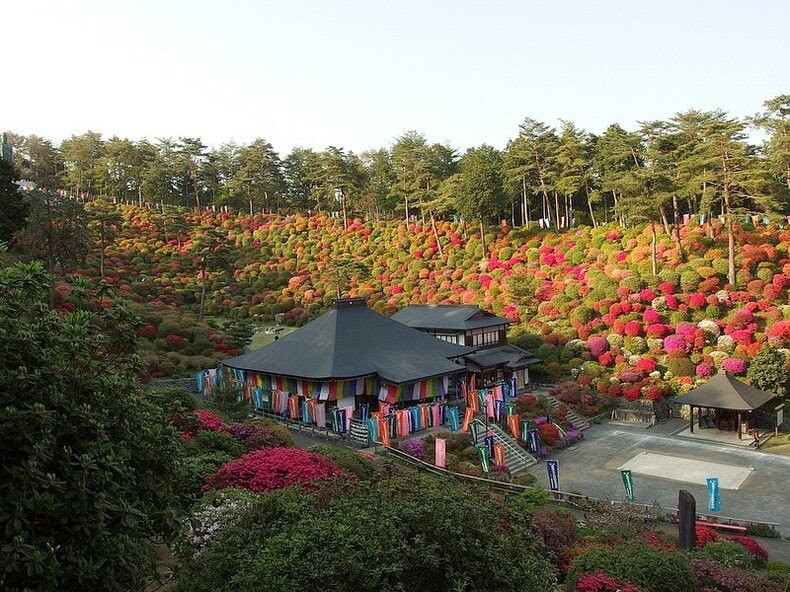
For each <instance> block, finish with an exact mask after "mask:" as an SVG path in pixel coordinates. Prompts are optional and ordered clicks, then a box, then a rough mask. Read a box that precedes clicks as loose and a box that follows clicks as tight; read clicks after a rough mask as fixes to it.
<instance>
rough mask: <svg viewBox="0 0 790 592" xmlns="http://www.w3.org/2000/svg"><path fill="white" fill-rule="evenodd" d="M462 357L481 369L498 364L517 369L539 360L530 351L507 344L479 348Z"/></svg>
mask: <svg viewBox="0 0 790 592" xmlns="http://www.w3.org/2000/svg"><path fill="white" fill-rule="evenodd" d="M464 358H465V359H466V360H469V361H470V362H472V363H473V364H474V365H475V366H477V367H479V368H480V369H481V370H482V369H485V368H491V367H494V366H500V365H502V366H504V367H506V368H509V369H510V370H518V369H519V368H524V367H526V366H529V365H531V364H537V363H538V362H540V361H541V360H540V358H536V357H534V356H533V355H532V354H531V353H530V352H528V351H526V350H523V349H521V348H520V347H516V346H515V345H509V344H508V345H500V346H498V347H490V348H486V349H481V350H478V351H476V352H474V353H472V354H468V355H466V356H464Z"/></svg>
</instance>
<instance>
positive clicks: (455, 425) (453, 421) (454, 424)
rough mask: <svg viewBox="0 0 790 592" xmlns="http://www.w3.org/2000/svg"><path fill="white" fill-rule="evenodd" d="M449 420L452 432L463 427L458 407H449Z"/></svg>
mask: <svg viewBox="0 0 790 592" xmlns="http://www.w3.org/2000/svg"><path fill="white" fill-rule="evenodd" d="M447 421H448V422H449V424H450V431H451V432H457V431H458V430H459V429H461V426H460V419H459V417H458V407H448V408H447Z"/></svg>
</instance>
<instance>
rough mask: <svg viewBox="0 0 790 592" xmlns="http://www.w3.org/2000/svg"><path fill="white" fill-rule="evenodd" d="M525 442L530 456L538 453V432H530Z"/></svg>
mask: <svg viewBox="0 0 790 592" xmlns="http://www.w3.org/2000/svg"><path fill="white" fill-rule="evenodd" d="M527 441H528V442H529V451H530V452H532V454H538V453H539V452H540V438H539V437H538V430H530V431H529V437H528V439H527Z"/></svg>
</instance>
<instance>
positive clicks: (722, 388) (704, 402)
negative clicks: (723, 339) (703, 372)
mask: <svg viewBox="0 0 790 592" xmlns="http://www.w3.org/2000/svg"><path fill="white" fill-rule="evenodd" d="M775 396H776V395H773V394H771V393H766V392H765V391H761V390H760V389H756V388H754V387H753V386H750V385H748V384H746V383H744V382H741V381H740V380H738V379H737V378H735V377H733V376H730V375H729V374H727V373H726V372H719V373H718V374H717V375H716V376H714V377H713V378H711V379H710V380H708V381H707V382H706V383H705V384H703V385H702V386H698V387H697V388H695V389H693V390H691V391H689V392H688V393H686V394H685V395H683V396H681V397H678V399H677V401H678V402H679V403H681V404H684V405H693V406H694V407H710V408H712V409H731V410H733V411H752V410H754V409H757V408H759V407H762V406H763V405H765V404H766V403H768V402H769V401H770V400H771V399H773V398H774V397H775Z"/></svg>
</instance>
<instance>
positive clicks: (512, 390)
mask: <svg viewBox="0 0 790 592" xmlns="http://www.w3.org/2000/svg"><path fill="white" fill-rule="evenodd" d="M516 385H517V383H516V377H515V376H514V377H513V378H511V379H510V396H511V397H515V396H517V395H518V387H517V386H516Z"/></svg>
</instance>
